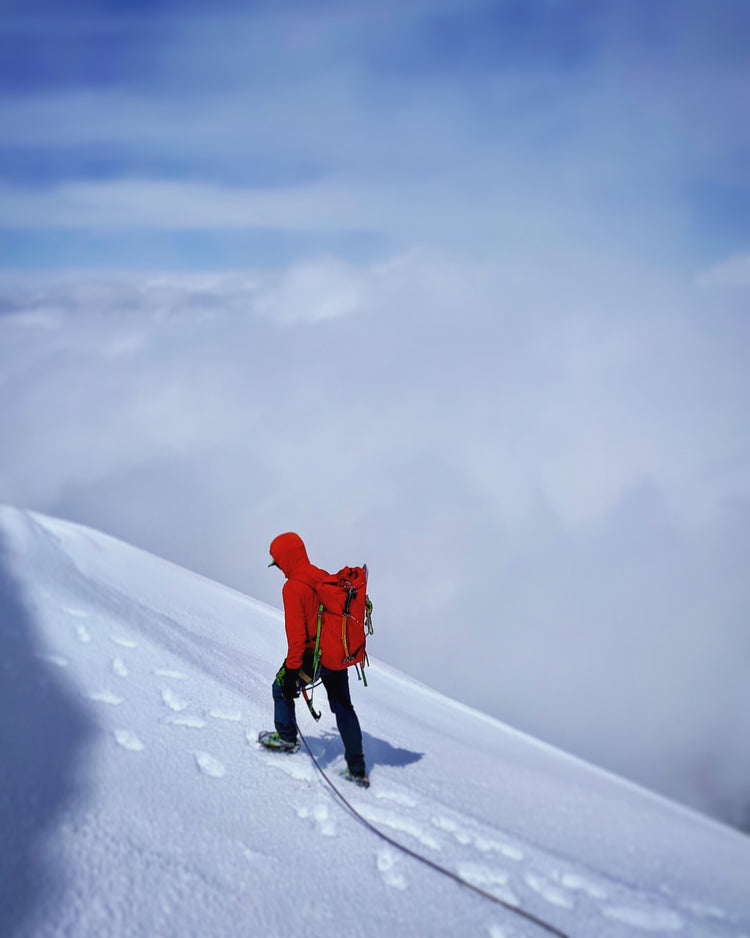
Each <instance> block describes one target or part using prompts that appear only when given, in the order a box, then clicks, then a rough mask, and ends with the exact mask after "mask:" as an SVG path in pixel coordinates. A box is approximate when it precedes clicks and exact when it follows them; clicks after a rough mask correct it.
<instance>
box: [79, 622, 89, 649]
mask: <svg viewBox="0 0 750 938" xmlns="http://www.w3.org/2000/svg"><path fill="white" fill-rule="evenodd" d="M76 638H77V639H78V641H79V642H80V643H81V644H82V645H87V644H88V643H89V642H90V641H91V633H90V632H89V630H88V629H87V628H86V626H85V625H77V626H76Z"/></svg>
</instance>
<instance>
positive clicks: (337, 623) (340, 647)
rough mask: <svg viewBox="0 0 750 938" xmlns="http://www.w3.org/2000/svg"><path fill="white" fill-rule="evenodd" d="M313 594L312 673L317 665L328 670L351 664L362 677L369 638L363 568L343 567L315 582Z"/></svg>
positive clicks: (368, 613)
mask: <svg viewBox="0 0 750 938" xmlns="http://www.w3.org/2000/svg"><path fill="white" fill-rule="evenodd" d="M315 591H316V593H317V595H318V600H319V606H318V628H317V635H316V638H315V656H314V672H313V673H317V670H318V664H322V665H323V667H325V668H330V669H331V670H332V671H343V670H344V669H345V668H350V667H352V665H354V666H356V667H358V673H359V668H361V669H362V674H363V676H364V666H365V663H367V664H369V661H368V658H367V648H366V645H367V636H368V635H372V618H371V613H372V603H371V602H370V597H369V596H368V595H367V565H364V566H362V567H344V568H343V569H341V570H339V572H338V573H334V574H333V575H331V576H329V577H326V578H325V579H323V580H321V581H319V582H318V583H317V584H316V587H315ZM366 683H367V681H366V680H365V684H366Z"/></svg>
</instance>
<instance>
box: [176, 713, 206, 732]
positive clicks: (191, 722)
mask: <svg viewBox="0 0 750 938" xmlns="http://www.w3.org/2000/svg"><path fill="white" fill-rule="evenodd" d="M167 722H168V723H169V725H170V726H187V727H190V728H191V729H195V730H202V729H203V727H204V726H205V725H206V721H205V720H203V719H201V718H200V717H194V716H190V714H186V715H185V716H184V717H170V718H169V720H168V721H167Z"/></svg>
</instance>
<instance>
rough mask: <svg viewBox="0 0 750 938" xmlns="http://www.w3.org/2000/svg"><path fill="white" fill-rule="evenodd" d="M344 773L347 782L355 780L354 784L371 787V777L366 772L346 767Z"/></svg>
mask: <svg viewBox="0 0 750 938" xmlns="http://www.w3.org/2000/svg"><path fill="white" fill-rule="evenodd" d="M343 775H344V778H345V779H346V780H347V782H354V784H355V785H359V787H360V788H369V787H370V779H369V778H368V777H367V776H366V775H365V773H364V772H352V770H351V769H344V772H343Z"/></svg>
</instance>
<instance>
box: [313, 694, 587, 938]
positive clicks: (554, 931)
mask: <svg viewBox="0 0 750 938" xmlns="http://www.w3.org/2000/svg"><path fill="white" fill-rule="evenodd" d="M305 699H307V698H305ZM295 725H296V726H297V733H298V735H299V738H300V739H301V740H302V742H303V744H304V746H305V749H306V750H307V753H308V755H309V756H310V758H311V759H312V761H313V765H314V766H315V768H316V769H317V770H318V772H320V774H321V775H322V776H323V779H324V780H325V782H326V784H327V785H328V787H329V788H330V789H331V791H332V792H333V793H334V795H336V797H337V798H338V799H339V801H340V802H341V803H342V804H343V806H344V807H345V808H346V810H347V811H348V812H349V813H350V814H351V815H352V816H353V817H355V818H356V819H357V820H358V821H359V822H360V824H363V825H364V826H365V827H366V828H367V829H368V830H369V831H371V832H372V833H373V834H375V835H376V836H377V837H380V839H381V840H384V841H385V842H386V843H388V844H390V845H391V846H392V847H396V849H397V850H401V852H402V853H406V854H408V855H409V856H410V857H413V858H414V859H415V860H419V862H420V863H424V864H425V866H429V867H430V868H431V869H433V870H435V871H436V872H437V873H442V874H443V875H444V876H447V877H449V878H450V879H452V880H453V881H454V882H456V883H458V884H459V885H460V886H466V888H467V889H471V890H472V891H473V892H475V893H477V895H480V896H482V898H484V899H488V900H489V901H490V902H494V903H495V904H496V905H499V906H502V907H503V908H504V909H506V910H507V911H509V912H513V913H514V914H515V915H520V916H521V918H525V919H526V920H527V921H529V922H532V923H533V924H534V925H537V926H538V927H539V928H542V929H544V930H545V931H547V932H549V933H550V934H551V935H556V936H557V938H569V935H568V934H567V933H566V932H564V931H561V930H560V929H559V928H556V927H555V926H554V925H550V923H549V922H545V921H544V919H541V918H537V917H536V916H535V915H532V914H531V912H526V911H525V910H524V909H520V908H519V907H518V906H515V905H513V904H512V903H510V902H505V901H504V900H503V899H499V898H498V897H497V896H493V895H492V893H490V892H486V891H485V890H484V889H480V887H479V886H475V885H474V884H473V883H470V882H469V881H468V880H466V879H463V877H461V876H459V875H458V873H454V872H453V871H452V870H448V869H446V868H445V867H444V866H440V864H439V863H435V862H434V861H433V860H430V859H429V858H428V857H424V856H422V854H421V853H417V852H416V851H415V850H412V849H411V848H410V847H407V846H405V845H404V844H401V843H399V842H398V841H397V840H394V839H393V838H392V837H389V836H388V834H384V833H383V831H381V830H380V829H379V828H377V827H375V825H374V824H372V823H371V822H370V821H368V820H367V818H365V817H363V816H362V815H361V814H360V813H359V811H357V809H356V808H355V807H354V806H353V805H352V804H351V803H350V802H349V801H348V800H347V799H346V798H345V797H344V796H343V795H342V794H341V792H340V791H339V790H338V788H336V786H335V785H334V784H333V782H332V781H331V780H330V778H329V777H328V776H327V775H326V773H325V771H324V770H323V768H322V767H321V765H320V764H319V762H318V760H317V759H316V758H315V756H314V755H313V751H312V749H311V748H310V744H309V743H308V742H307V740H306V739H305V736H304V734H303V733H302V731H301V730H300V728H299V725H298V724H297V723H296V721H295Z"/></svg>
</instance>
